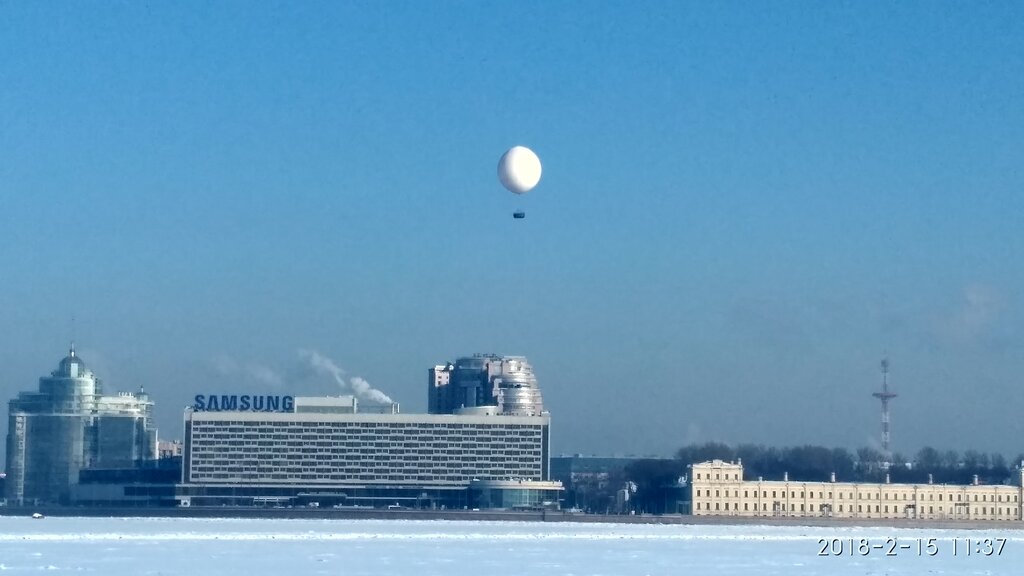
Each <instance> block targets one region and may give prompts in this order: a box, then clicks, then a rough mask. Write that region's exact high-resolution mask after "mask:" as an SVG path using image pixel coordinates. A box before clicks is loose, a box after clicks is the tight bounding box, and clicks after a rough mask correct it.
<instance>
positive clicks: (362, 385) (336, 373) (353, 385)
mask: <svg viewBox="0 0 1024 576" xmlns="http://www.w3.org/2000/svg"><path fill="white" fill-rule="evenodd" d="M299 358H300V359H301V360H302V361H303V362H305V363H306V364H307V365H308V366H309V367H310V368H312V369H313V371H314V372H316V373H317V374H322V375H324V376H330V377H331V378H333V379H334V381H335V382H336V383H337V384H338V386H339V387H340V388H341V389H342V390H346V391H348V390H351V391H352V393H353V394H355V395H356V397H357V398H359V399H360V400H366V401H367V402H374V403H380V404H390V403H391V402H392V400H391V397H389V396H388V395H387V394H385V393H383V392H381V391H380V390H377V389H376V388H374V387H373V386H370V383H369V382H367V381H366V380H365V379H364V378H360V377H358V376H355V377H352V378H349V379H348V380H347V381H346V379H345V370H344V369H342V367H341V366H338V364H337V363H336V362H335V361H334V360H331V359H330V358H328V357H327V356H324V355H323V354H320V353H319V352H317V351H316V350H299Z"/></svg>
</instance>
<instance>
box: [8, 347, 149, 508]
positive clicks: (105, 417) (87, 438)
mask: <svg viewBox="0 0 1024 576" xmlns="http://www.w3.org/2000/svg"><path fill="white" fill-rule="evenodd" d="M152 412H153V403H152V402H151V401H150V400H149V398H148V396H147V395H146V394H145V392H144V391H142V390H141V389H140V391H139V392H138V393H131V392H120V393H118V394H115V395H109V396H108V395H104V393H103V383H102V381H101V380H100V379H99V378H97V377H96V375H95V374H93V373H92V371H90V370H89V369H88V368H87V367H86V364H85V362H84V361H83V360H82V359H81V358H80V357H79V356H78V355H77V354H76V353H75V348H74V345H73V344H72V346H71V350H70V351H69V352H68V355H67V357H65V358H64V359H63V360H61V361H60V364H59V365H58V366H57V369H56V370H54V371H53V372H52V373H51V374H50V376H44V377H42V378H40V379H39V390H38V391H36V392H21V393H19V394H18V396H17V398H14V399H13V400H11V401H10V404H9V411H8V414H9V416H8V431H7V482H6V490H5V493H6V494H5V495H6V497H7V502H8V504H11V505H27V504H36V503H66V502H67V501H68V497H69V494H70V490H71V487H72V486H73V485H75V484H77V483H78V477H79V471H81V470H82V469H84V468H130V467H133V466H137V465H139V464H141V463H142V462H143V461H148V460H153V459H155V458H156V429H155V428H154V426H153V420H152Z"/></svg>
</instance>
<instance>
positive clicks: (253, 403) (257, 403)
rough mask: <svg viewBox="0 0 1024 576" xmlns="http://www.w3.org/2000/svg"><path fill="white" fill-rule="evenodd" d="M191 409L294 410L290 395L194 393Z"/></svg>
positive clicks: (292, 399) (215, 410)
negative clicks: (193, 402)
mask: <svg viewBox="0 0 1024 576" xmlns="http://www.w3.org/2000/svg"><path fill="white" fill-rule="evenodd" d="M192 409H193V410H196V411H205V412H224V411H228V410H233V411H242V412H294V411H295V398H292V397H291V396H270V395H266V396H251V395H249V394H221V395H217V394H209V395H203V394H196V397H195V404H193V405H192Z"/></svg>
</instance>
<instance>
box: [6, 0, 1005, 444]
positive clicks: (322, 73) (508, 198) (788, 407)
mask: <svg viewBox="0 0 1024 576" xmlns="http://www.w3.org/2000/svg"><path fill="white" fill-rule="evenodd" d="M516 144H522V145H526V146H530V147H531V148H533V149H534V150H535V151H536V152H537V153H538V154H539V156H540V157H541V160H542V162H543V163H544V175H543V178H542V180H541V183H540V185H539V186H538V187H537V188H536V189H535V190H534V191H533V192H531V193H530V194H528V195H526V196H524V197H515V196H513V195H512V194H509V193H507V192H504V191H503V190H502V188H501V187H500V185H499V184H498V182H497V179H496V176H495V166H496V163H497V160H498V157H499V156H500V155H501V153H502V152H503V151H504V150H505V149H507V148H508V147H510V146H512V145H516ZM1022 160H1024V5H1022V4H1021V3H1019V2H1002V3H990V2H960V3H941V2H920V3H915V2H901V3H896V4H894V3H888V2H848V3H840V2H832V3H826V4H821V3H814V2H804V3H798V2H763V3H749V2H714V3H711V2H705V3H689V4H687V3H678V2H646V3H639V4H638V3H634V2H522V1H515V2H513V1H508V2H469V1H467V2H371V1H368V2H324V3H314V2H303V3H292V2H281V3H272V2H241V1H239V2H217V3H208V2H174V3H164V2H66V3H48V2H6V1H5V2H0V350H2V353H0V396H3V397H4V398H8V397H11V396H13V395H14V394H15V393H16V391H18V390H28V389H33V388H34V387H35V385H36V380H37V379H38V377H39V376H41V375H43V374H45V373H48V372H49V371H50V370H52V369H54V367H55V366H56V364H57V362H58V360H59V359H60V358H61V357H62V356H63V355H64V353H65V351H66V347H67V342H68V340H70V339H71V337H72V335H73V336H74V338H76V339H77V341H78V345H79V349H80V353H81V355H82V356H83V358H84V359H85V360H86V362H88V363H89V364H90V367H92V368H94V369H95V370H96V371H97V373H98V375H99V376H100V377H102V378H104V380H105V381H106V383H107V386H108V389H134V388H136V387H138V386H139V385H140V384H142V385H145V386H146V388H147V390H148V391H150V392H151V393H152V394H153V396H154V398H155V400H156V401H157V415H158V420H159V423H160V426H161V435H162V436H164V437H171V438H174V437H178V436H180V433H181V432H180V430H181V408H182V407H184V406H185V405H186V404H188V403H189V402H190V398H191V397H192V395H194V394H196V393H199V392H206V393H217V392H242V391H253V392H257V393H259V392H269V391H282V392H291V393H295V394H299V395H301V394H319V393H327V392H335V391H337V388H336V387H334V386H333V385H331V384H329V383H327V382H324V381H319V382H312V381H311V380H310V379H308V378H307V379H302V378H299V377H298V376H296V375H297V374H301V371H299V370H298V368H297V367H296V364H297V363H298V362H299V361H300V359H299V356H298V353H297V351H298V350H300V349H305V350H315V351H318V352H319V353H320V354H323V355H324V356H327V357H330V358H332V359H333V360H334V361H335V362H336V363H337V364H339V365H340V366H342V367H344V368H345V370H346V371H347V372H348V375H349V376H360V377H363V378H365V379H367V380H368V381H369V382H370V383H371V384H372V385H373V386H375V387H376V388H379V389H380V390H383V391H384V392H386V393H388V394H389V395H391V396H392V397H393V398H395V399H396V400H398V401H400V402H401V403H402V406H403V410H404V411H407V412H418V411H422V410H424V409H425V406H426V399H425V397H426V394H425V388H426V374H427V368H428V367H430V366H432V365H433V364H435V363H439V362H443V361H446V360H450V359H454V358H455V357H457V356H460V355H465V354H470V353H473V352H499V353H507V354H523V355H526V356H528V357H529V358H530V360H531V361H532V362H533V364H534V366H535V369H536V371H537V374H538V377H539V378H540V381H541V384H542V386H543V391H544V397H545V402H546V405H547V407H548V408H549V409H550V411H551V412H552V415H553V419H554V431H553V443H554V449H555V451H556V452H583V453H601V454H610V453H638V454H644V453H653V454H668V453H671V452H672V451H673V450H674V449H675V448H676V447H678V446H679V445H681V444H683V443H686V442H690V441H705V440H722V441H727V442H744V441H755V442H766V443H772V444H804V443H821V444H827V445H839V446H849V447H856V446H862V445H872V443H874V445H877V438H878V436H879V427H880V425H879V423H878V420H879V417H878V405H877V401H875V400H873V399H872V398H871V396H870V393H871V392H872V391H874V390H875V389H876V388H878V387H879V373H878V361H879V360H880V358H881V356H882V354H883V352H887V353H888V354H889V356H890V357H891V359H892V383H893V387H894V389H895V390H896V391H897V392H898V393H899V394H900V397H899V398H897V399H896V400H895V401H894V402H893V422H894V423H893V443H894V447H895V448H896V449H897V450H899V451H903V452H907V453H913V452H915V451H916V450H917V449H918V448H920V447H921V446H922V445H924V444H932V445H935V446H938V447H941V448H953V449H959V450H963V449H966V448H976V449H982V450H997V451H1002V452H1005V453H1006V454H1007V455H1008V456H1013V455H1015V454H1017V453H1019V452H1022V451H1024V444H1022V443H1021V442H1020V441H1019V439H1020V438H1021V437H1024V419H1022V418H1021V416H1020V414H1021V407H1022V406H1024V386H1022V384H1024V382H1022V381H1021V380H1022V377H1024V376H1022V375H1024V351H1022V349H1024V331H1022V328H1021V327H1022V326H1024V305H1022V294H1024V231H1022V230H1024V229H1022V225H1021V222H1022V221H1024V199H1022V196H1024V174H1022V169H1021V166H1022ZM517 209H524V210H525V211H526V212H527V214H528V216H527V218H526V219H525V220H513V219H512V218H511V212H513V211H515V210H517ZM72 317H74V318H75V322H74V327H72V321H71V318H72Z"/></svg>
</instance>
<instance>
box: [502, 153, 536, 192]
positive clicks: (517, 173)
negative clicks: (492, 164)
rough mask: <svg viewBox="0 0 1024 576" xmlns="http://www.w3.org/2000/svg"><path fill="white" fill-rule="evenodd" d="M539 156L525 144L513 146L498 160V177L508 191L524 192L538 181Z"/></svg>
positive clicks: (531, 188)
mask: <svg viewBox="0 0 1024 576" xmlns="http://www.w3.org/2000/svg"><path fill="white" fill-rule="evenodd" d="M540 171H541V169H540V158H538V157H537V155H536V154H534V153H533V150H530V149H529V148H527V147H525V146H513V147H512V148H509V149H508V151H507V152H505V153H504V154H502V155H501V160H498V179H499V180H501V184H502V185H503V186H504V187H505V188H508V189H509V191H510V192H515V193H516V194H526V193H527V192H529V191H530V190H533V187H534V186H536V185H537V183H538V182H540Z"/></svg>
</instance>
